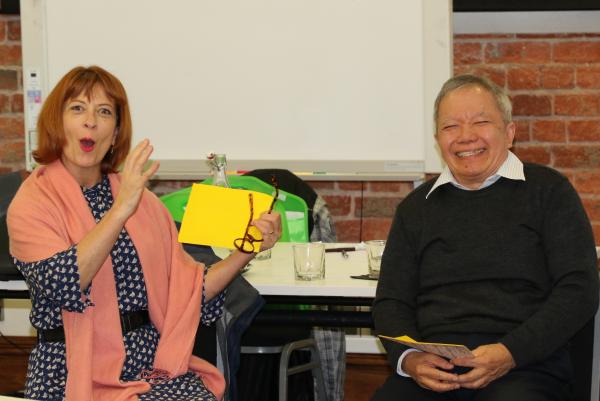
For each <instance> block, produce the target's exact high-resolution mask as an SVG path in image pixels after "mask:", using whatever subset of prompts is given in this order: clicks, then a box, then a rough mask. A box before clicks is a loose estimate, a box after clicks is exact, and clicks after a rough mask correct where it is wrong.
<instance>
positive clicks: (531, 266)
mask: <svg viewBox="0 0 600 401" xmlns="http://www.w3.org/2000/svg"><path fill="white" fill-rule="evenodd" d="M524 169H525V178H526V181H515V180H509V179H506V178H500V179H499V180H498V181H497V182H496V183H495V184H493V185H491V186H490V187H487V188H485V189H481V190H478V191H466V190H461V189H458V188H456V187H454V186H453V185H452V184H446V185H442V186H441V187H439V188H437V189H436V190H435V191H434V192H432V193H431V195H430V196H429V197H428V198H427V199H425V195H426V194H427V193H428V192H429V190H430V189H431V187H432V186H433V183H434V182H435V180H432V181H429V182H427V183H425V184H423V185H422V186H421V187H419V188H417V189H416V190H415V191H413V192H412V193H411V194H410V195H409V196H408V197H407V198H406V199H405V200H404V201H403V202H402V203H401V204H400V205H399V206H398V209H397V211H396V215H395V218H394V221H393V224H392V228H391V230H390V234H389V237H388V242H387V246H386V250H385V253H384V255H383V260H382V265H381V275H380V278H379V283H378V286H377V295H376V298H375V301H374V303H373V317H374V320H375V327H376V330H377V331H378V333H380V334H384V335H390V336H399V335H404V334H407V335H409V336H411V337H413V338H415V339H421V340H427V339H428V338H430V337H431V336H437V335H440V334H444V333H482V334H497V335H499V338H500V340H499V341H500V342H501V343H503V344H504V345H505V346H506V347H507V348H508V349H509V351H510V352H511V354H512V356H513V358H514V359H515V362H516V364H517V366H525V365H528V364H531V363H535V362H538V361H542V360H544V359H545V358H547V357H548V356H549V355H550V354H551V353H552V352H554V351H555V350H557V349H558V348H559V347H561V346H564V345H565V344H566V343H567V342H568V340H569V338H570V337H572V336H573V334H574V333H575V332H577V330H579V329H580V328H581V327H582V326H583V325H584V324H585V323H586V322H587V321H588V320H589V319H590V318H591V317H592V316H593V314H594V311H595V310H596V308H597V305H598V272H597V270H596V252H595V248H594V238H593V234H592V230H591V227H590V224H589V221H588V219H587V217H586V214H585V211H584V210H583V207H582V205H581V202H580V200H579V197H578V196H577V193H576V192H575V190H574V189H573V187H572V186H571V185H570V183H569V182H568V180H567V179H566V178H565V177H564V176H562V175H560V174H559V173H558V172H556V171H554V170H552V169H549V168H547V167H543V166H538V165H533V164H525V166H524ZM384 345H385V346H386V349H387V351H388V359H389V362H390V364H391V365H392V366H393V368H394V370H395V368H396V364H397V363H398V358H399V356H400V354H401V353H402V351H404V349H405V347H403V346H400V345H397V344H391V343H389V342H387V341H384Z"/></svg>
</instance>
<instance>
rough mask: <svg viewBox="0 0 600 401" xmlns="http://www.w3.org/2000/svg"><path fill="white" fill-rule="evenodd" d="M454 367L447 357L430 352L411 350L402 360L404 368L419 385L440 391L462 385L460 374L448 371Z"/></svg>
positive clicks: (454, 388)
mask: <svg viewBox="0 0 600 401" xmlns="http://www.w3.org/2000/svg"><path fill="white" fill-rule="evenodd" d="M453 367H454V365H453V364H451V363H450V362H448V361H447V360H446V359H444V358H442V357H440V356H437V355H435V354H430V353H428V352H411V353H410V354H408V355H406V357H404V360H403V361H402V370H403V371H405V372H406V373H407V374H409V375H410V377H412V378H413V379H414V381H415V382H417V384H418V385H419V386H421V387H423V388H426V389H428V390H432V391H435V392H438V393H442V392H445V391H450V390H456V389H457V388H459V387H460V385H459V384H458V375H456V374H454V373H448V372H446V370H450V369H452V368H453Z"/></svg>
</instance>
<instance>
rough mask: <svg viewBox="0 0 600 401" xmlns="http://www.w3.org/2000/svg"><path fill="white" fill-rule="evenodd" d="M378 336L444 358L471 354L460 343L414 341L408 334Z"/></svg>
mask: <svg viewBox="0 0 600 401" xmlns="http://www.w3.org/2000/svg"><path fill="white" fill-rule="evenodd" d="M379 337H380V338H383V339H386V340H389V341H395V342H397V343H400V344H404V345H406V346H407V347H411V348H415V349H418V350H420V351H425V352H430V353H432V354H436V355H440V356H443V357H444V358H448V359H452V358H458V357H463V356H473V354H472V353H471V351H470V350H469V349H468V348H467V347H465V346H464V345H460V344H442V343H423V342H419V341H415V340H413V339H412V338H410V337H409V336H400V337H388V336H379Z"/></svg>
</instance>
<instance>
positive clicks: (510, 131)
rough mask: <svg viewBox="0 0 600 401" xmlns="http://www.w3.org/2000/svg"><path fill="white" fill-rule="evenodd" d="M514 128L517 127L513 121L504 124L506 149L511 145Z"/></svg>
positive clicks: (513, 137)
mask: <svg viewBox="0 0 600 401" xmlns="http://www.w3.org/2000/svg"><path fill="white" fill-rule="evenodd" d="M516 129H517V126H516V124H515V123H514V122H513V121H511V122H509V123H508V124H506V128H505V132H506V140H507V143H508V146H507V148H508V149H510V148H512V147H513V142H514V140H515V132H516Z"/></svg>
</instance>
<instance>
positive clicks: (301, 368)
mask: <svg viewBox="0 0 600 401" xmlns="http://www.w3.org/2000/svg"><path fill="white" fill-rule="evenodd" d="M298 349H308V350H310V354H311V357H310V362H308V363H305V364H301V365H297V366H293V367H291V368H290V367H289V363H290V356H291V354H292V352H293V351H295V350H298ZM308 370H310V371H311V373H312V375H313V378H314V383H315V384H316V388H317V396H318V400H316V401H327V393H326V390H325V379H324V378H323V371H322V370H321V360H320V358H319V349H318V348H317V344H316V342H315V340H314V339H312V338H309V339H305V340H300V341H294V342H291V343H288V344H286V345H285V346H284V347H283V349H282V350H281V356H280V358H279V401H287V388H288V376H291V375H294V374H296V373H301V372H306V371H308Z"/></svg>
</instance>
